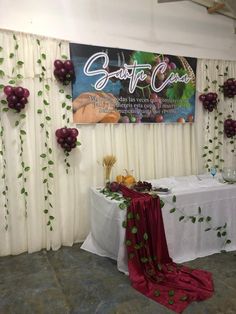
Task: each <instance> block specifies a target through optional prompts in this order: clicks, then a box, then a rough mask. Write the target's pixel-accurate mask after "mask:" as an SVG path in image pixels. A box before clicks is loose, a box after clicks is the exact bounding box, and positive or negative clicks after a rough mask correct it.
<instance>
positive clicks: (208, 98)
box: [199, 93, 219, 112]
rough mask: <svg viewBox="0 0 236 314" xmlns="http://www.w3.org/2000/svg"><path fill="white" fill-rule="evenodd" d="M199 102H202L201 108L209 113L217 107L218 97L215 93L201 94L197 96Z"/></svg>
mask: <svg viewBox="0 0 236 314" xmlns="http://www.w3.org/2000/svg"><path fill="white" fill-rule="evenodd" d="M199 100H200V101H201V102H202V104H203V107H204V108H205V109H206V110H208V111H209V112H212V111H213V110H214V109H216V107H217V103H218V101H219V100H218V95H217V94H216V93H207V94H201V95H200V96H199Z"/></svg>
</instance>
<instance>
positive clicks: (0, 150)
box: [0, 119, 9, 231]
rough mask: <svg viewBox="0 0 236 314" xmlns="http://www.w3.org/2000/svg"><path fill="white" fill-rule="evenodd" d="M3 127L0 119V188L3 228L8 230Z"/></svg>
mask: <svg viewBox="0 0 236 314" xmlns="http://www.w3.org/2000/svg"><path fill="white" fill-rule="evenodd" d="M4 131H5V130H4V127H3V126H2V121H1V119H0V159H1V164H2V173H1V180H2V181H3V184H2V186H3V188H2V191H1V193H2V195H4V202H3V207H4V219H5V230H6V231H7V230H8V226H9V223H8V216H9V209H8V208H9V207H8V185H7V181H6V166H7V161H6V146H5V140H4Z"/></svg>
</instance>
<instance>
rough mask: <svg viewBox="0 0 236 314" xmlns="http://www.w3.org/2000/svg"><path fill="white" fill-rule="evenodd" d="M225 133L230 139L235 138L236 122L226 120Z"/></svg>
mask: <svg viewBox="0 0 236 314" xmlns="http://www.w3.org/2000/svg"><path fill="white" fill-rule="evenodd" d="M224 132H225V135H226V136H227V137H228V138H233V137H234V136H235V135H236V120H233V119H226V120H225V122H224Z"/></svg>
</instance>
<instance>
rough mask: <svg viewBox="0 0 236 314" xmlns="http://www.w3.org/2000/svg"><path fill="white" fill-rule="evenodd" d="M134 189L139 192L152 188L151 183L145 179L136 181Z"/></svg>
mask: <svg viewBox="0 0 236 314" xmlns="http://www.w3.org/2000/svg"><path fill="white" fill-rule="evenodd" d="M134 189H135V190H136V191H139V192H142V191H150V190H151V189H152V184H151V183H149V182H146V181H138V182H137V183H136V184H135V185H134Z"/></svg>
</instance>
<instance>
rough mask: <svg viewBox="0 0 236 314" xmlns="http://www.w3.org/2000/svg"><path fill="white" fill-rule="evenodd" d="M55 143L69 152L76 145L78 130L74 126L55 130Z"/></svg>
mask: <svg viewBox="0 0 236 314" xmlns="http://www.w3.org/2000/svg"><path fill="white" fill-rule="evenodd" d="M55 134H56V137H57V143H58V144H60V145H61V147H62V148H63V149H64V150H65V151H66V152H70V151H71V150H72V148H75V147H76V145H77V143H76V142H77V136H78V134H79V131H78V130H77V129H75V128H67V127H64V128H60V129H57V130H56V133H55Z"/></svg>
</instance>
